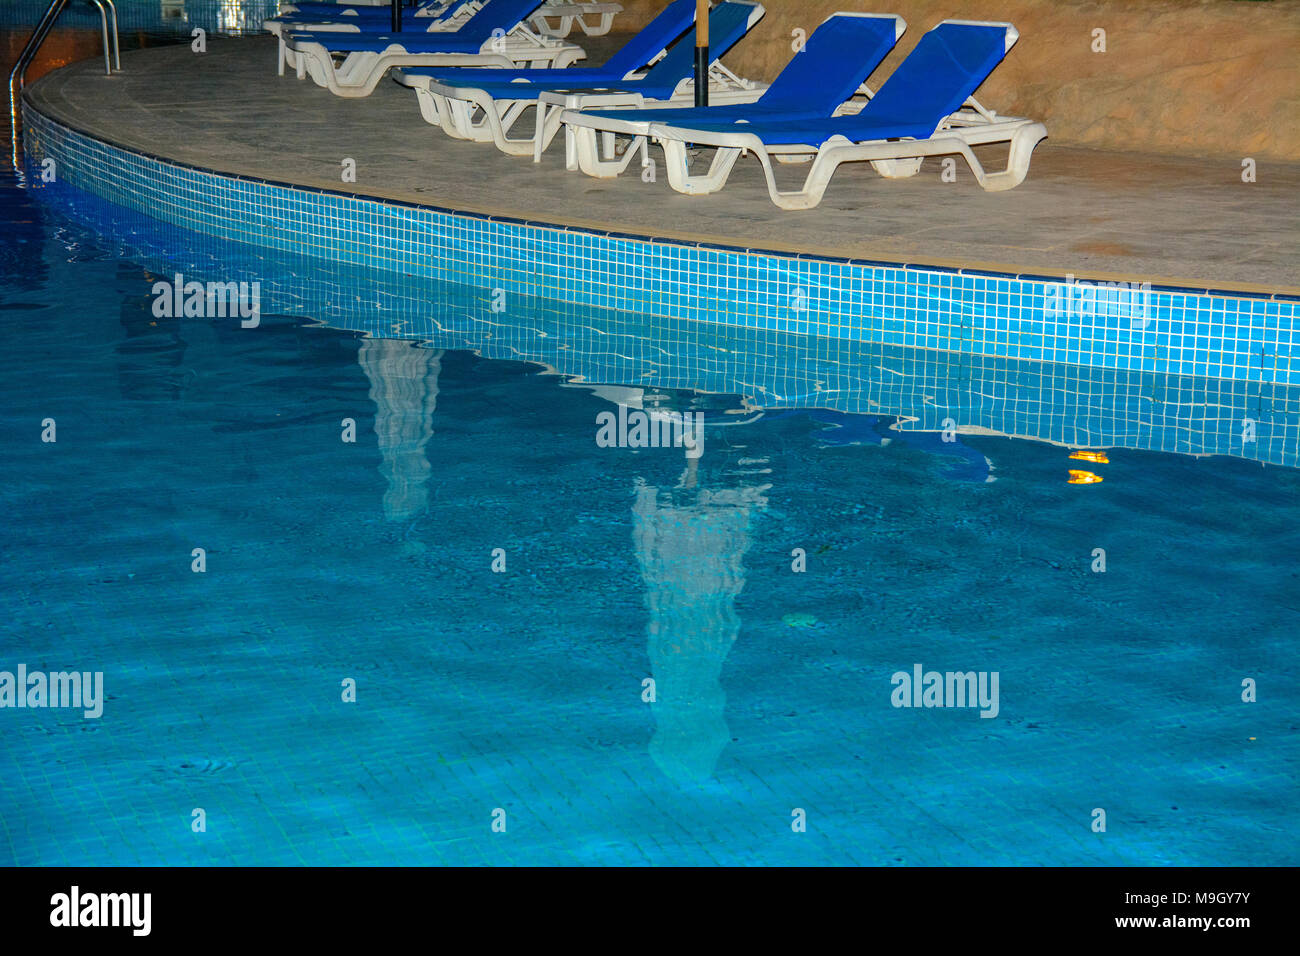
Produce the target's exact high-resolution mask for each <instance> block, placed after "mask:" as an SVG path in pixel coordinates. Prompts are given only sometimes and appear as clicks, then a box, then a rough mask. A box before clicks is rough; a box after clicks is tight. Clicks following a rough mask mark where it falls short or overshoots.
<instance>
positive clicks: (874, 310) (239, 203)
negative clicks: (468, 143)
mask: <svg viewBox="0 0 1300 956" xmlns="http://www.w3.org/2000/svg"><path fill="white" fill-rule="evenodd" d="M23 117H24V128H25V137H24V149H25V152H26V155H27V158H28V160H29V162H31V163H33V164H35V165H37V166H39V165H40V164H42V163H44V162H45V161H47V160H53V161H54V163H55V166H54V169H55V170H56V174H57V176H58V178H59V180H60V181H61V182H62V183H64V184H65V185H72V186H75V187H77V188H79V189H82V190H84V191H86V192H89V193H92V194H94V195H97V196H99V197H100V198H102V199H105V200H108V201H109V202H112V203H114V204H117V205H120V206H124V207H127V208H130V209H133V210H136V211H138V212H142V213H145V214H146V215H149V216H151V217H153V218H156V219H159V220H161V221H164V222H169V223H172V224H174V225H178V226H181V227H184V228H188V229H191V230H194V231H198V232H202V233H206V234H209V235H214V236H217V237H220V238H223V239H228V240H233V241H238V242H245V243H249V244H251V245H254V246H261V247H267V248H272V249H277V250H282V251H289V252H297V253H301V254H306V255H309V256H316V257H319V258H326V259H333V260H338V261H343V262H348V263H352V264H355V265H359V266H363V267H369V268H376V269H384V270H388V271H393V272H399V273H408V274H413V275H419V276H421V277H425V278H432V279H443V280H446V281H452V282H456V283H460V284H463V285H471V286H477V287H479V288H481V289H482V290H483V293H484V294H483V299H482V301H483V304H484V307H485V308H488V309H491V310H493V311H503V309H504V304H505V303H506V302H508V297H509V296H510V295H512V294H521V295H529V296H539V297H543V298H551V299H557V300H560V301H563V302H566V303H569V304H574V305H591V306H594V307H598V308H604V309H615V310H619V311H627V312H634V313H639V314H643V315H651V316H664V317H670V318H673V319H683V318H685V319H694V320H698V321H701V322H711V323H721V324H724V325H730V326H740V327H748V328H755V329H767V330H775V331H782V332H791V333H796V334H807V335H817V336H826V337H830V338H850V339H855V340H859V341H868V342H879V343H882V344H888V345H898V346H903V347H912V348H925V349H938V350H944V351H950V352H957V353H968V354H973V355H985V356H1003V357H1007V358H1012V359H1018V360H1024V361H1041V362H1056V363H1066V364H1071V365H1080V366H1087V367H1097V368H1113V369H1119V370H1128V371H1144V372H1152V373H1156V374H1162V373H1163V374H1174V375H1188V376H1196V377H1206V378H1224V379H1233V380H1244V381H1251V382H1259V383H1275V384H1284V385H1295V384H1300V335H1298V334H1297V328H1296V325H1297V323H1296V305H1297V302H1300V297H1298V296H1293V295H1288V294H1283V293H1271V294H1269V293H1259V294H1252V293H1246V292H1239V291H1230V290H1220V289H1212V288H1187V287H1179V286H1167V285H1155V284H1152V285H1150V286H1149V288H1148V287H1145V286H1144V287H1143V288H1142V289H1141V290H1140V291H1137V292H1129V291H1127V290H1121V291H1116V290H1111V291H1100V292H1099V291H1097V290H1096V289H1095V287H1094V286H1093V285H1092V284H1090V283H1079V284H1075V285H1073V286H1071V285H1068V284H1067V277H1065V276H1057V275H1041V274H1030V273H1020V274H1013V273H998V272H989V271H983V270H969V269H951V268H944V267H938V266H921V265H915V264H908V263H898V262H881V261H875V260H866V259H848V258H837V257H830V256H812V255H804V254H791V253H788V252H780V251H776V250H769V249H762V248H752V247H751V248H745V247H740V246H728V245H721V244H716V243H709V242H690V241H683V240H670V239H665V238H661V237H656V236H653V235H635V234H630V233H621V232H604V231H598V230H590V229H580V228H577V227H574V226H569V225H565V224H562V223H554V222H540V221H536V220H523V219H518V218H512V217H509V216H496V215H483V214H480V213H474V212H467V211H464V210H457V209H454V208H448V207H443V206H435V205H425V204H419V203H413V202H406V201H401V200H395V199H380V198H377V197H374V196H368V195H365V194H360V193H350V192H345V191H341V190H329V189H322V188H319V187H313V186H305V185H299V184H294V183H291V182H286V181H276V180H269V179H262V178H256V177H251V176H247V175H240V174H233V173H224V172H218V171H216V170H212V169H207V168H203V167H201V166H196V165H192V164H188V163H185V162H181V161H178V160H175V159H170V158H168V157H165V156H161V155H157V154H153V153H149V152H146V151H143V150H140V149H137V148H132V147H127V146H124V145H121V144H118V143H114V142H112V141H111V140H109V139H107V138H104V137H102V136H94V135H91V134H89V133H87V132H85V131H84V130H80V129H77V128H75V127H73V126H72V125H70V124H68V123H67V122H66V121H64V120H61V119H58V118H56V117H53V116H50V115H48V114H47V113H44V112H42V111H41V110H40V109H39V108H38V107H37V106H36V105H35V104H34V103H33V102H32V101H31V100H30V99H29V98H24V101H23ZM1075 299H1077V300H1079V301H1077V302H1076V301H1074V300H1075ZM1063 302H1064V308H1063V309H1062V308H1061V304H1062V303H1063ZM1099 303H1100V304H1099Z"/></svg>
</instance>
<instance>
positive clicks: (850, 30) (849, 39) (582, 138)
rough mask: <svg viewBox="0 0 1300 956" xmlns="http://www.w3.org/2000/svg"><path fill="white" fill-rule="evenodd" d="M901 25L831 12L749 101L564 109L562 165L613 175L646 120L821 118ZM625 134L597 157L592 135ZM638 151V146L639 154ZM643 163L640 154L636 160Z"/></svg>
mask: <svg viewBox="0 0 1300 956" xmlns="http://www.w3.org/2000/svg"><path fill="white" fill-rule="evenodd" d="M906 29H907V23H906V22H905V21H904V20H903V18H902V17H899V16H895V15H893V14H884V15H880V14H871V13H836V14H832V15H831V16H830V17H827V18H826V20H825V21H824V22H823V23H822V24H821V25H820V26H819V27H818V28H817V29H816V30H815V31H814V32H813V35H812V36H811V37H809V38H808V41H807V43H806V44H805V45H804V47H803V49H802V50H801V51H800V52H798V53H796V54H795V55H794V57H793V59H791V60H790V62H789V63H787V64H786V66H785V69H783V70H782V71H781V73H780V74H779V75H778V76H777V78H776V79H775V80H773V81H772V85H771V86H769V87H768V88H767V91H766V92H764V93H763V95H762V96H760V97H759V98H758V99H757V100H755V101H754V102H752V103H747V104H732V105H720V106H709V107H705V108H703V109H698V108H695V107H693V106H685V105H681V106H665V107H655V108H644V109H630V110H598V111H593V110H590V109H587V110H581V111H575V110H566V111H565V112H564V113H563V114H561V116H560V122H561V123H563V124H564V125H565V127H566V128H567V129H568V131H569V134H570V135H569V136H568V138H567V142H568V144H569V147H570V148H569V156H568V163H567V164H568V166H569V167H570V168H573V167H574V166H575V165H576V166H577V167H578V168H579V169H581V170H582V171H583V172H585V173H586V174H587V175H589V176H596V177H600V178H605V177H610V176H617V175H618V174H619V173H621V172H623V170H625V169H626V168H627V166H628V163H629V162H630V161H631V159H632V157H633V156H634V155H635V149H636V148H637V147H638V146H640V147H642V149H643V150H644V145H645V142H646V137H647V136H648V134H649V132H650V124H651V123H657V122H662V123H667V122H672V123H675V124H680V125H685V124H688V123H692V122H726V121H728V120H733V119H744V120H747V121H750V122H754V121H757V120H758V119H759V118H781V119H803V118H812V117H828V116H831V115H832V114H833V113H834V112H835V111H836V110H837V109H839V108H841V107H842V106H843V105H844V104H845V102H846V101H847V100H849V98H850V97H852V96H853V94H854V93H856V92H857V91H858V90H859V89H860V88H861V87H862V84H864V83H865V82H866V81H867V78H868V77H869V76H871V74H872V73H873V72H874V71H875V69H876V67H878V66H879V65H880V63H881V61H883V60H884V59H885V57H886V56H888V55H889V51H890V50H892V49H893V48H894V45H895V44H896V43H897V42H898V38H899V37H901V36H902V35H903V31H904V30H906ZM597 132H600V133H603V134H604V135H605V136H606V137H608V136H611V135H619V136H630V137H632V138H633V140H632V144H631V145H630V146H629V147H628V149H627V150H626V151H625V152H624V153H623V155H622V157H620V158H602V157H601V156H600V151H599V149H598V147H597V140H596V134H597ZM643 157H644V152H643ZM643 161H644V158H643Z"/></svg>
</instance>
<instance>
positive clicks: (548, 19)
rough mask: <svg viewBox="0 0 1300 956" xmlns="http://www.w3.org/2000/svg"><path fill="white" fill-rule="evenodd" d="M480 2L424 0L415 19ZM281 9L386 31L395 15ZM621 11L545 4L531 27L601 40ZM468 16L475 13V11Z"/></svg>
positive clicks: (320, 7) (387, 10)
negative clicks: (371, 23)
mask: <svg viewBox="0 0 1300 956" xmlns="http://www.w3.org/2000/svg"><path fill="white" fill-rule="evenodd" d="M478 2H481V0H423V2H421V3H420V4H419V5H418V6H417V7H416V8H415V10H414V11H413V13H412V15H413V16H417V17H426V16H439V17H441V16H447V15H450V14H448V13H445V12H443V11H442V10H441V9H440V8H443V7H446V6H449V5H450V6H455V7H458V8H462V7H465V6H467V5H470V4H475V3H478ZM281 8H282V9H281V15H280V17H278V18H277V19H279V20H283V19H286V18H289V19H293V20H297V21H299V22H302V23H310V22H315V23H326V22H329V21H330V20H334V19H342V18H345V17H354V16H360V17H362V18H365V19H371V20H377V21H381V22H382V23H383V24H384V26H385V27H386V26H387V24H388V23H391V20H392V11H391V7H390V6H389V4H388V2H387V0H385V2H384V3H381V4H377V5H362V4H359V3H356V2H355V0H352V2H348V3H344V2H339V3H317V2H304V3H285V4H282V5H281ZM622 11H623V7H622V5H621V4H618V3H609V2H602V0H546V2H545V3H543V4H542V5H541V6H540V7H538V8H537V10H536V11H534V12H533V14H532V16H531V17H530V18H529V23H530V24H532V26H533V28H534V29H535V30H536V31H537V32H538V33H542V34H545V35H546V36H551V37H561V38H563V37H567V36H568V35H569V34H570V33H572V32H573V29H574V27H577V28H578V29H580V30H581V31H582V32H583V33H585V34H586V35H587V36H592V37H598V36H603V35H604V34H606V33H608V32H609V31H610V28H611V27H612V26H613V25H614V17H615V16H617V15H618V14H619V13H621V12H622ZM469 12H470V13H472V12H473V10H472V9H471V10H470V11H469ZM593 18H594V19H593ZM268 29H270V28H269V27H268Z"/></svg>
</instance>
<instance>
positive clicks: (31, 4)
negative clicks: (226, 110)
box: [0, 0, 279, 37]
mask: <svg viewBox="0 0 1300 956" xmlns="http://www.w3.org/2000/svg"><path fill="white" fill-rule="evenodd" d="M49 5H50V2H49V0H3V2H0V27H25V26H35V25H36V23H37V21H39V20H40V19H41V17H42V16H44V15H45V10H46V8H47V7H49ZM115 5H116V7H117V25H118V29H119V30H120V31H121V32H123V33H134V32H145V33H148V34H151V35H154V36H162V35H167V34H172V35H175V36H177V37H182V36H184V37H188V36H189V34H190V31H191V30H193V29H194V28H195V27H201V28H202V29H204V30H207V31H208V32H209V33H255V32H260V31H261V30H262V21H264V20H266V19H267V18H268V17H273V16H275V15H276V13H278V12H279V3H278V0H240V2H237V3H231V2H229V0H116V4H115ZM99 24H100V20H99V11H98V10H96V9H95V8H94V7H93V6H91V5H90V4H88V3H86V4H68V6H67V7H66V8H65V9H64V11H63V13H61V14H60V15H59V20H58V25H59V26H61V27H69V28H73V29H82V30H87V29H89V30H95V31H96V32H98V30H99Z"/></svg>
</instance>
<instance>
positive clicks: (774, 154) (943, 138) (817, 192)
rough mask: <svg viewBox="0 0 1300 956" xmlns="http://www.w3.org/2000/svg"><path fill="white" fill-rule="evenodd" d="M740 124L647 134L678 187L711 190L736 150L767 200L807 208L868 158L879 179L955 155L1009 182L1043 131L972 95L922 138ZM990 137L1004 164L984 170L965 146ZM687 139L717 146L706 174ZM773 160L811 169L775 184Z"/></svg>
mask: <svg viewBox="0 0 1300 956" xmlns="http://www.w3.org/2000/svg"><path fill="white" fill-rule="evenodd" d="M944 22H947V23H970V22H972V21H966V20H947V21H944ZM980 25H985V24H983V23H981V24H980ZM997 25H998V26H1006V27H1007V49H1008V50H1009V49H1011V47H1012V45H1013V44H1014V43H1015V42H1016V39H1017V38H1018V37H1019V33H1018V32H1017V31H1016V29H1015V28H1014V27H1012V26H1011V24H997ZM743 128H744V127H743V125H739V124H738V125H737V130H738V131H737V132H734V133H733V132H731V131H725V132H723V131H718V130H700V129H689V128H686V127H673V126H669V125H667V124H662V123H654V124H651V127H650V137H651V138H652V139H655V140H657V141H658V142H659V143H661V144H662V145H663V148H664V162H665V165H666V167H667V170H666V171H667V174H668V182H669V184H670V185H671V186H672V187H673V189H675V190H677V191H678V192H680V193H686V194H688V195H693V196H699V195H707V194H708V193H713V192H717V191H718V190H719V189H721V188H722V187H723V186H724V185H725V184H726V181H727V177H728V176H730V174H731V170H732V167H734V166H735V163H736V160H737V159H738V158H739V157H740V156H741V155H743V154H745V153H750V152H752V153H753V154H754V155H755V156H756V157H758V161H759V162H760V163H761V164H762V167H763V175H764V177H765V178H766V179H767V191H768V195H769V196H771V198H772V202H774V203H775V204H776V205H777V206H780V207H781V208H782V209H812V208H813V207H815V206H816V205H818V204H819V203H820V202H821V201H822V196H823V195H825V193H826V187H827V185H828V184H829V183H830V180H831V177H832V176H833V175H834V174H835V170H836V169H838V168H839V166H840V165H841V164H842V163H852V162H869V163H871V167H872V168H873V169H874V170H875V171H876V172H877V173H879V174H880V175H881V176H883V177H885V178H886V179H904V178H906V177H908V176H914V175H916V173H917V172H919V171H920V169H921V163H922V161H923V160H924V159H925V157H927V156H947V155H953V154H960V155H961V156H962V157H963V158H965V160H966V162H967V164H968V165H969V166H970V169H971V172H972V173H974V174H975V179H976V181H977V182H978V183H979V184H980V186H982V187H983V188H984V189H986V190H988V191H989V192H1001V191H1002V190H1005V189H1012V188H1014V187H1016V186H1019V185H1020V184H1021V183H1022V182H1024V179H1025V176H1026V174H1027V173H1028V172H1029V161H1030V158H1031V156H1032V155H1033V152H1034V147H1036V146H1037V145H1038V144H1039V142H1041V141H1042V140H1043V139H1044V138H1045V137H1046V136H1047V127H1045V126H1044V125H1043V124H1042V123H1036V122H1034V121H1032V120H1028V119H1022V118H1019V117H1008V116H998V115H997V114H996V113H994V112H993V111H992V110H988V109H985V108H984V107H983V106H982V105H980V103H979V102H978V101H977V100H976V99H975V97H973V96H972V97H970V98H969V99H968V100H967V101H966V103H965V104H963V106H962V108H961V109H960V110H958V111H957V112H956V113H953V114H952V115H951V116H949V117H947V118H946V119H944V120H943V122H941V123H940V124H939V126H938V128H937V129H936V130H935V131H934V133H932V134H931V135H930V136H929V137H928V138H926V139H898V140H871V141H864V142H860V143H855V142H852V141H850V140H848V139H846V138H845V137H843V136H833V137H831V138H830V139H829V140H827V141H826V142H825V143H823V144H822V145H821V146H809V145H803V144H791V145H771V146H769V145H767V144H765V143H764V142H763V141H762V140H761V139H760V138H759V137H758V136H756V135H755V134H753V133H744V132H739V130H742V129H743ZM991 143H1008V144H1009V154H1008V158H1007V166H1006V169H1003V170H999V171H997V172H992V173H989V172H985V170H984V166H983V165H982V164H981V163H980V161H979V160H978V159H976V158H975V154H974V152H973V151H972V147H974V146H984V145H988V144H991ZM688 144H689V145H692V146H712V147H716V149H717V151H716V152H715V153H714V156H713V160H712V162H711V163H710V166H709V171H708V172H707V173H704V174H695V175H692V174H691V172H690V156H689V153H688ZM773 159H775V160H777V161H778V162H793V163H799V162H808V161H809V160H811V161H812V168H811V169H810V170H809V171H808V176H807V177H806V179H805V180H804V185H803V188H801V189H798V190H791V191H782V190H780V189H778V188H777V185H776V178H775V175H774V170H773V166H772V160H773Z"/></svg>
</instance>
